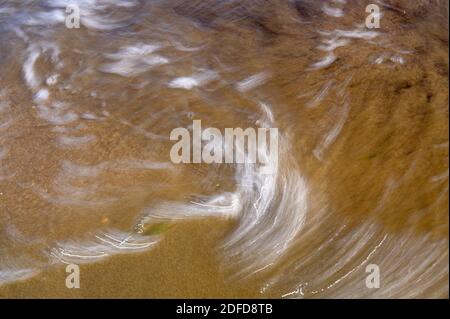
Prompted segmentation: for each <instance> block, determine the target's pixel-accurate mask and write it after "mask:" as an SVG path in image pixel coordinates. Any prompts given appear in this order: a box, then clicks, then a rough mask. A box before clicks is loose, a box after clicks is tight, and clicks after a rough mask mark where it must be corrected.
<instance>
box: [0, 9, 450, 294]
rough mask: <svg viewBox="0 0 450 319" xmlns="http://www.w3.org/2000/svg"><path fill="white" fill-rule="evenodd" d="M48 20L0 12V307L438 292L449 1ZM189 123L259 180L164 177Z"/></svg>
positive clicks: (26, 12)
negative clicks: (176, 137) (238, 145)
mask: <svg viewBox="0 0 450 319" xmlns="http://www.w3.org/2000/svg"><path fill="white" fill-rule="evenodd" d="M75 2H76V1H75ZM76 3H78V2H76ZM64 5H65V4H64V3H63V2H61V1H37V2H33V4H31V3H28V4H27V3H20V4H4V5H2V7H0V26H1V30H2V33H1V35H0V36H1V37H2V43H5V48H4V50H1V51H0V57H1V59H0V70H1V72H0V73H1V74H2V76H1V78H0V84H1V85H0V87H1V89H0V208H1V209H0V256H1V258H0V295H1V296H2V297H278V298H279V297H284V298H303V297H307V298H317V297H368V298H376V297H446V296H448V3H446V2H445V1H417V2H414V3H413V2H409V1H408V2H406V1H389V2H384V3H383V4H380V8H381V12H382V17H381V28H380V29H367V28H366V27H365V26H364V21H365V17H366V15H367V13H366V12H365V7H366V5H367V4H366V3H363V2H361V1H323V2H315V1H314V2H313V1H291V2H288V1H286V2H278V1H277V2H274V1H240V2H235V1H231V2H227V4H224V3H223V2H221V1H164V2H163V1H161V2H160V1H151V2H149V1H125V0H123V1H118V2H116V3H114V4H112V3H110V2H108V1H101V0H99V1H95V2H92V3H91V2H89V3H87V2H83V1H80V2H79V3H78V5H79V6H80V7H81V8H82V9H83V10H82V16H81V20H80V22H81V27H80V29H68V28H66V27H65V25H64ZM194 120H201V121H202V125H203V126H204V127H215V128H218V129H219V130H221V131H223V130H224V129H225V128H235V127H241V128H247V127H251V128H255V129H257V128H259V127H276V128H277V129H278V132H279V158H278V160H277V161H276V162H274V161H272V162H270V161H269V162H268V165H270V167H271V169H273V174H262V173H261V170H260V167H259V166H258V165H245V164H212V165H210V164H206V163H200V164H175V163H173V162H172V161H171V159H170V150H171V148H172V146H173V143H174V142H173V141H171V140H170V132H171V131H172V130H173V129H174V128H177V127H184V128H187V129H188V130H190V129H192V123H193V121H194ZM66 263H76V264H79V265H80V267H81V268H80V269H81V288H80V289H67V288H66V286H65V284H64V283H65V278H66V276H67V273H66V272H65V271H64V268H65V264H66ZM369 264H376V265H378V266H379V268H380V272H381V278H382V281H381V285H380V288H379V289H368V288H367V287H366V285H365V279H366V276H367V273H366V271H365V270H366V266H367V265H369Z"/></svg>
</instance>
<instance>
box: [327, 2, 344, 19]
mask: <svg viewBox="0 0 450 319" xmlns="http://www.w3.org/2000/svg"><path fill="white" fill-rule="evenodd" d="M322 11H323V12H324V13H325V14H326V15H329V16H331V17H335V18H340V17H343V16H344V12H343V11H342V9H340V8H333V7H330V6H328V5H326V4H325V5H324V6H323V7H322Z"/></svg>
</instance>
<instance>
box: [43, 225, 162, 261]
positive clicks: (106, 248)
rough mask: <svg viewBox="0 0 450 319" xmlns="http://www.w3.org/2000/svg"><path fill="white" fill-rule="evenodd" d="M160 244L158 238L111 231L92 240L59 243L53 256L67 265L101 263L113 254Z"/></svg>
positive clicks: (54, 249) (94, 236)
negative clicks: (100, 261)
mask: <svg viewBox="0 0 450 319" xmlns="http://www.w3.org/2000/svg"><path fill="white" fill-rule="evenodd" d="M157 242H158V237H156V236H141V235H139V234H135V233H134V234H133V233H124V232H121V231H119V230H109V231H105V232H101V233H99V234H95V235H92V238H91V239H86V240H84V241H82V240H77V241H75V240H72V241H64V242H58V243H57V244H56V247H54V248H53V249H52V250H51V256H52V257H54V258H56V260H58V261H60V262H62V263H65V264H71V263H75V264H81V263H86V262H93V261H99V260H101V259H104V258H106V257H108V256H110V255H112V254H118V253H132V252H134V253H135V252H142V251H145V250H147V249H149V248H150V247H151V246H152V245H154V244H156V243H157Z"/></svg>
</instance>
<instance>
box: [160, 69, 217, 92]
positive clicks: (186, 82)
mask: <svg viewBox="0 0 450 319" xmlns="http://www.w3.org/2000/svg"><path fill="white" fill-rule="evenodd" d="M215 78H217V74H216V73H215V72H212V71H206V72H203V73H199V74H195V75H193V76H182V77H179V78H176V79H173V80H172V81H170V82H169V87H171V88H175V89H185V90H191V89H193V88H195V87H198V86H201V85H204V84H206V83H208V82H209V81H211V80H213V79H215Z"/></svg>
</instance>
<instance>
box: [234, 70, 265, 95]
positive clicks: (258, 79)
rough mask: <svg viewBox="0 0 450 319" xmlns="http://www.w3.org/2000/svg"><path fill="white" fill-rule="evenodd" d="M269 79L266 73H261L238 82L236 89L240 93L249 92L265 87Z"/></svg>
mask: <svg viewBox="0 0 450 319" xmlns="http://www.w3.org/2000/svg"><path fill="white" fill-rule="evenodd" d="M267 78H268V74H267V73H266V72H261V73H258V74H255V75H252V76H250V77H248V78H246V79H244V80H242V81H240V82H238V83H237V84H236V88H237V89H238V91H240V92H247V91H249V90H252V89H254V88H256V87H258V86H261V85H263V84H264V83H265V82H266V80H267Z"/></svg>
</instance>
